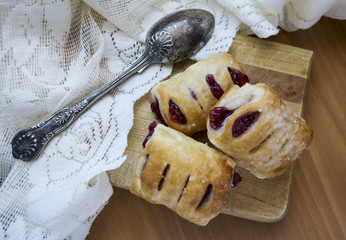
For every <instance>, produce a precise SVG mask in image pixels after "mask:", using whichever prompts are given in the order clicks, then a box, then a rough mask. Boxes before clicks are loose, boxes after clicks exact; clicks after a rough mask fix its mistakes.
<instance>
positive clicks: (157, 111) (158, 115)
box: [150, 98, 168, 126]
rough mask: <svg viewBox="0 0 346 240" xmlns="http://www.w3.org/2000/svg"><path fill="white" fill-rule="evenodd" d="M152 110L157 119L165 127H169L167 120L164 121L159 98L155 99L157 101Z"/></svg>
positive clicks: (153, 103) (152, 104) (151, 105)
mask: <svg viewBox="0 0 346 240" xmlns="http://www.w3.org/2000/svg"><path fill="white" fill-rule="evenodd" d="M150 108H151V111H152V112H153V113H154V114H155V115H156V119H157V120H159V121H160V122H161V123H162V124H164V125H165V126H168V125H167V123H166V121H165V119H163V116H162V114H161V110H160V105H159V101H158V100H157V98H155V101H153V102H152V103H151V104H150Z"/></svg>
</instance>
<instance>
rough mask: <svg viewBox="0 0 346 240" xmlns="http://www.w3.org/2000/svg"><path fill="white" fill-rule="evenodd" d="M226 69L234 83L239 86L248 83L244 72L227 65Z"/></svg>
mask: <svg viewBox="0 0 346 240" xmlns="http://www.w3.org/2000/svg"><path fill="white" fill-rule="evenodd" d="M227 69H228V72H229V73H230V74H231V78H232V81H233V83H234V84H237V85H238V86H239V87H242V86H244V85H245V84H246V83H249V78H248V76H247V75H246V74H244V73H242V72H240V71H239V70H237V69H235V68H231V67H227Z"/></svg>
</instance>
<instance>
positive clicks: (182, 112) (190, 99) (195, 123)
mask: <svg viewBox="0 0 346 240" xmlns="http://www.w3.org/2000/svg"><path fill="white" fill-rule="evenodd" d="M246 82H249V80H248V77H247V76H246V75H245V74H244V70H243V69H242V67H241V65H240V64H239V63H238V62H237V61H236V60H235V59H234V58H233V57H232V56H231V55H230V54H228V53H224V52H219V53H217V54H214V55H212V56H210V57H208V58H206V59H204V60H202V61H199V62H196V63H195V64H193V65H191V66H190V67H189V68H187V69H186V70H185V71H184V72H183V73H180V74H178V75H175V76H174V77H172V78H170V79H169V80H166V81H163V82H161V83H159V84H157V85H156V86H155V87H154V88H153V89H152V91H151V95H152V103H151V109H152V111H153V112H154V113H155V114H156V116H157V119H158V120H160V121H161V122H162V123H163V124H165V125H166V126H169V127H171V128H174V129H176V130H178V131H180V132H182V133H184V134H186V135H192V134H193V133H195V132H198V131H201V130H204V129H205V128H206V119H207V117H208V114H209V111H210V109H211V107H212V106H213V105H214V104H215V103H216V102H217V100H218V99H219V98H220V97H221V96H222V94H223V93H224V92H225V91H226V90H228V89H229V88H231V87H233V86H234V85H235V84H237V85H239V86H242V85H244V84H245V83H246Z"/></svg>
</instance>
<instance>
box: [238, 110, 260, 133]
mask: <svg viewBox="0 0 346 240" xmlns="http://www.w3.org/2000/svg"><path fill="white" fill-rule="evenodd" d="M259 116H260V113H259V112H258V111H254V112H247V113H245V114H243V115H241V116H240V117H238V118H237V119H236V120H235V121H234V124H233V127H232V135H233V137H239V136H240V135H242V134H243V133H244V132H245V131H246V130H248V129H249V128H250V127H251V126H252V124H254V123H255V122H256V121H257V120H258V118H259Z"/></svg>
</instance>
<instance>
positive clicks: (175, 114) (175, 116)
mask: <svg viewBox="0 0 346 240" xmlns="http://www.w3.org/2000/svg"><path fill="white" fill-rule="evenodd" d="M168 106H169V110H168V111H169V117H170V118H171V119H172V121H173V122H175V123H180V124H185V123H186V122H187V121H186V118H185V116H184V114H183V113H182V112H181V110H180V108H179V106H178V105H177V104H176V103H175V102H174V101H173V100H172V99H170V100H169V102H168Z"/></svg>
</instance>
